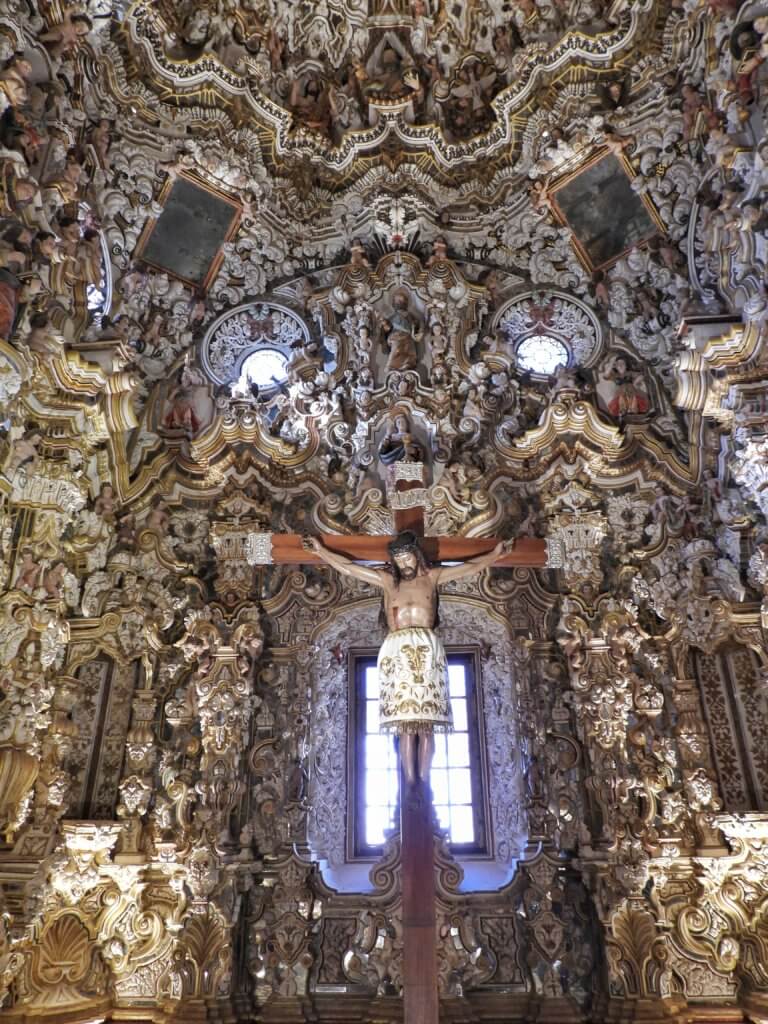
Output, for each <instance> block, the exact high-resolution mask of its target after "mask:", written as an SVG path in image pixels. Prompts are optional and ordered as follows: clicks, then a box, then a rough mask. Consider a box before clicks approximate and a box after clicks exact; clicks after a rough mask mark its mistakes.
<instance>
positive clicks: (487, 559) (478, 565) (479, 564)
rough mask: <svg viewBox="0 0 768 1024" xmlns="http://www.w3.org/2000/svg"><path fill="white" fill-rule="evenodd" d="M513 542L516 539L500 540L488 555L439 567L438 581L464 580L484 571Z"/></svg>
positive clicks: (502, 554) (497, 559)
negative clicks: (458, 563)
mask: <svg viewBox="0 0 768 1024" xmlns="http://www.w3.org/2000/svg"><path fill="white" fill-rule="evenodd" d="M513 543H514V541H504V540H502V541H499V543H498V544H497V545H496V547H495V548H494V549H493V551H489V552H488V554H487V555H477V557H475V558H469V559H467V561H466V562H462V564H461V565H449V566H446V568H444V569H437V570H436V574H437V583H438V584H440V583H450V582H451V580H463V579H466V577H468V576H474V575H475V573H477V572H482V571H483V569H489V568H490V567H491V566H492V565H495V563H496V562H498V561H499V559H500V558H503V557H504V555H506V553H507V551H508V550H509V548H510V547H511V546H512V544H513Z"/></svg>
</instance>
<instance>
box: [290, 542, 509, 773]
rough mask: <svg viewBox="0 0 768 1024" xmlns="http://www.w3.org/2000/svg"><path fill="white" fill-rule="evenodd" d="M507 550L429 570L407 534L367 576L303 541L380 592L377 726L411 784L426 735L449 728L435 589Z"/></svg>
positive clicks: (423, 765)
mask: <svg viewBox="0 0 768 1024" xmlns="http://www.w3.org/2000/svg"><path fill="white" fill-rule="evenodd" d="M511 543H512V542H509V544H511ZM509 544H508V543H506V542H503V541H502V542H501V543H499V544H497V545H496V547H495V548H494V549H493V551H491V552H489V553H488V554H487V555H479V556H477V557H476V558H471V559H468V560H467V561H466V562H464V563H463V564H461V565H452V566H446V567H442V566H431V565H429V563H428V562H427V559H426V557H425V555H424V552H423V551H422V549H421V547H420V545H419V541H418V538H417V537H416V535H415V534H413V533H411V532H410V531H407V532H405V533H401V534H400V535H399V536H398V537H396V538H395V540H393V541H392V543H391V544H390V545H389V548H388V550H389V555H390V562H389V563H388V564H387V565H386V566H383V567H382V568H378V569H375V568H371V567H368V566H364V565H358V564H356V563H355V562H353V561H352V560H351V559H349V558H347V557H346V556H344V555H339V554H337V553H336V552H333V551H329V550H328V548H326V547H325V546H324V545H323V544H322V543H321V541H319V540H318V539H317V538H315V537H307V538H305V539H304V545H305V547H306V549H307V550H309V551H312V552H314V554H316V555H317V556H318V557H319V558H320V559H322V561H324V562H326V563H327V564H328V565H330V566H332V567H333V568H334V569H336V570H337V571H338V572H340V573H341V574H342V575H343V576H353V577H355V579H359V580H364V581H365V582H366V583H372V584H373V585H374V586H376V587H380V588H381V590H382V591H383V592H384V611H385V614H386V619H387V626H388V628H389V633H388V634H387V636H386V638H385V640H384V643H383V644H382V646H381V650H380V651H379V656H378V662H377V664H378V673H379V694H380V695H379V723H380V729H381V731H382V732H389V733H394V734H395V735H396V736H398V737H399V744H400V760H401V763H402V766H403V771H404V773H405V777H406V779H407V780H408V782H409V783H411V784H415V783H416V781H417V780H418V779H422V780H424V781H426V780H427V779H428V778H429V769H430V766H431V764H432V757H433V755H434V751H435V739H434V734H435V733H436V732H450V731H451V730H452V728H453V722H452V719H451V705H450V701H449V698H448V671H447V663H446V657H445V649H444V648H443V644H442V641H441V640H440V638H439V637H438V635H437V633H436V632H435V627H436V626H437V599H438V587H439V586H440V584H442V583H449V582H450V581H451V580H460V579H464V578H465V577H467V576H473V575H474V574H475V573H477V572H480V571H481V570H482V569H487V568H489V567H490V566H492V565H493V564H494V563H495V562H497V561H498V560H499V559H500V558H502V557H503V556H504V555H505V554H506V553H507V551H508V550H509Z"/></svg>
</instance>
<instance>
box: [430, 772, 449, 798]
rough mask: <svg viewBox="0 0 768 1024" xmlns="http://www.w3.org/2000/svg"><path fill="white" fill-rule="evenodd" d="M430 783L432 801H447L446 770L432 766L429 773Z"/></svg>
mask: <svg viewBox="0 0 768 1024" xmlns="http://www.w3.org/2000/svg"><path fill="white" fill-rule="evenodd" d="M430 781H431V783H432V801H433V803H434V804H435V806H437V804H447V803H448V772H447V771H446V770H445V768H434V769H433V770H432V772H431V773H430Z"/></svg>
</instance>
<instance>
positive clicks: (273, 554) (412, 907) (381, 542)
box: [248, 463, 547, 1024]
mask: <svg viewBox="0 0 768 1024" xmlns="http://www.w3.org/2000/svg"><path fill="white" fill-rule="evenodd" d="M398 467H402V469H401V473H400V474H398V472H397V468H398ZM393 469H394V470H395V474H394V475H395V480H394V492H395V493H394V495H393V497H394V499H395V501H394V505H395V507H394V509H393V520H394V527H395V530H396V531H397V532H400V531H401V530H412V531H413V532H414V533H415V534H417V535H418V536H419V540H420V543H421V546H422V548H423V549H424V552H425V554H426V556H427V558H428V559H429V560H430V561H431V562H461V561H464V560H465V559H467V558H473V557H474V556H475V555H484V554H486V553H487V552H489V551H491V550H492V549H493V548H494V547H495V546H496V543H497V541H496V540H495V539H489V538H484V539H483V540H468V539H466V538H464V537H425V536H424V505H423V502H422V501H421V500H420V495H417V494H416V493H414V492H415V490H417V489H418V488H419V486H420V484H419V479H417V474H416V473H415V472H414V470H415V466H414V465H413V464H405V465H403V464H400V463H396V464H395V466H394V467H393ZM409 492H411V493H410V494H409ZM423 493H424V492H423V489H422V494H423ZM406 495H408V497H407V498H406V497H405V496H406ZM398 499H399V500H398ZM320 539H321V540H322V542H323V544H324V545H325V546H326V547H327V548H328V549H329V550H330V551H335V552H337V553H338V554H340V555H346V556H347V558H351V559H353V560H354V561H358V562H386V561H387V560H388V558H389V553H388V551H387V545H388V544H389V542H390V541H391V540H392V539H393V538H392V537H387V536H369V535H366V536H352V537H342V536H338V535H336V534H328V533H326V534H321V535H320ZM248 560H249V561H250V562H252V563H253V564H259V563H261V564H268V563H270V562H271V563H274V564H279V565H312V564H323V563H322V562H321V559H319V558H318V557H317V555H315V554H314V553H312V552H309V551H306V550H305V549H304V547H303V546H302V537H301V535H299V534H290V533H284V534H252V535H251V537H250V538H249V559H248ZM495 564H496V565H497V566H525V567H528V568H536V569H542V568H544V567H545V566H546V564H547V549H546V543H545V541H543V540H539V539H537V538H532V537H521V538H519V539H518V540H516V541H515V544H514V547H513V548H512V550H511V551H510V552H509V553H508V554H506V555H505V556H504V557H503V558H501V559H499V561H498V562H496V563H495ZM432 821H433V811H432V791H431V789H430V787H429V784H428V783H427V782H425V781H423V780H421V779H419V780H418V781H417V783H416V785H413V786H405V785H404V784H403V779H402V776H401V785H400V846H401V877H402V908H403V909H402V915H403V1010H404V1020H405V1024H438V1022H439V1019H440V999H439V995H438V984H437V950H436V946H437V933H436V929H437V916H436V909H435V903H436V892H435V866H434V835H433V828H432Z"/></svg>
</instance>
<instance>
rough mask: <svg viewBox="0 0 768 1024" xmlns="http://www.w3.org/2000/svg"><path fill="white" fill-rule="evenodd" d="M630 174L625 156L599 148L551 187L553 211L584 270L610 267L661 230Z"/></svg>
mask: <svg viewBox="0 0 768 1024" xmlns="http://www.w3.org/2000/svg"><path fill="white" fill-rule="evenodd" d="M632 174H633V172H632V167H631V165H630V164H629V162H628V161H627V160H626V159H624V158H623V157H617V156H615V155H614V154H613V153H606V152H603V153H601V154H598V155H597V156H596V157H595V158H594V159H593V160H592V161H591V162H590V163H588V164H587V165H586V166H582V167H580V168H578V170H576V171H574V172H573V173H572V174H569V175H568V176H567V177H565V178H563V179H562V180H561V181H559V182H556V183H555V184H554V185H553V186H552V187H551V189H550V194H551V196H552V209H553V211H554V213H555V216H556V217H558V218H559V220H560V222H561V223H562V224H564V225H565V226H566V227H569V228H570V229H571V231H572V232H573V243H574V245H575V247H576V251H577V252H578V255H579V258H580V259H581V261H582V263H583V264H584V265H585V267H586V268H587V269H588V270H592V271H594V270H599V269H601V268H602V267H607V266H610V265H611V264H612V263H615V262H616V260H618V259H619V258H620V257H621V256H623V255H624V253H626V252H627V251H628V250H629V249H631V248H632V247H633V246H635V245H641V244H642V243H644V242H647V241H648V239H649V238H652V237H653V236H654V235H656V234H658V233H659V231H662V230H663V225H662V224H661V221H660V220H659V217H658V214H657V213H656V210H655V209H654V207H653V205H652V204H651V202H650V201H649V200H647V199H646V198H645V196H640V195H638V194H637V192H635V191H634V190H633V189H632V185H631V179H630V175H632Z"/></svg>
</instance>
